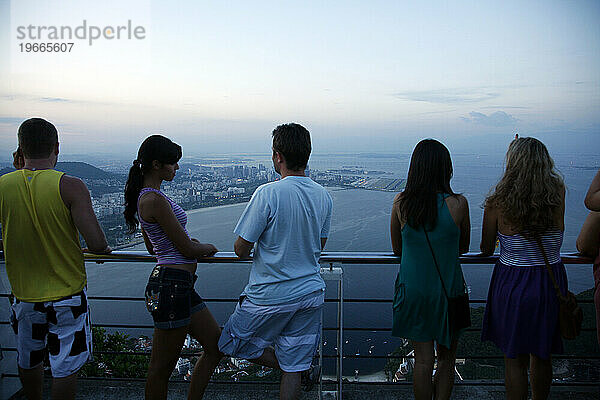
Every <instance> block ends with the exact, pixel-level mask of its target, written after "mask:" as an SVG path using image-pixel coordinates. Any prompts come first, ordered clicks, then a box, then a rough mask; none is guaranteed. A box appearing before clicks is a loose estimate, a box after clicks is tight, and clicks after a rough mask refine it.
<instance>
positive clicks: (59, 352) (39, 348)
mask: <svg viewBox="0 0 600 400" xmlns="http://www.w3.org/2000/svg"><path fill="white" fill-rule="evenodd" d="M11 308H12V315H11V325H12V327H13V330H14V331H15V334H16V335H17V363H18V364H19V367H21V368H23V369H32V368H35V367H37V366H38V365H40V364H42V363H43V362H44V358H45V356H46V353H48V358H49V360H50V368H51V369H52V376H53V377H55V378H64V377H66V376H69V375H72V374H74V373H76V372H77V371H79V369H80V368H81V367H82V366H83V364H85V362H86V361H87V360H88V359H89V358H90V357H91V355H92V329H91V322H90V312H89V307H88V302H87V295H86V291H85V289H84V290H82V291H81V292H79V293H76V294H74V295H71V296H67V297H63V298H62V299H58V300H54V301H46V302H39V303H29V302H25V301H20V300H18V299H16V298H14V297H12V296H11Z"/></svg>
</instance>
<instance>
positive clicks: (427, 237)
mask: <svg viewBox="0 0 600 400" xmlns="http://www.w3.org/2000/svg"><path fill="white" fill-rule="evenodd" d="M423 232H425V239H427V244H428V245H429V250H430V251H431V256H432V257H433V263H434V264H435V270H436V271H437V273H438V276H439V277H440V282H442V289H444V294H445V295H446V299H448V300H450V298H449V297H448V292H447V291H446V286H445V285H444V280H443V279H442V274H440V267H438V263H437V261H436V259H435V253H434V252H433V247H431V242H430V241H429V235H427V229H425V226H423Z"/></svg>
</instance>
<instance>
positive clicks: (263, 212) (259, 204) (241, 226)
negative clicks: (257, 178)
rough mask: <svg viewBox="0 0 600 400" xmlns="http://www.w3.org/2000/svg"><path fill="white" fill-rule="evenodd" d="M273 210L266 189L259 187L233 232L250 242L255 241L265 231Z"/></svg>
mask: <svg viewBox="0 0 600 400" xmlns="http://www.w3.org/2000/svg"><path fill="white" fill-rule="evenodd" d="M270 212H271V209H270V206H269V202H268V200H267V196H266V195H265V193H264V190H261V189H260V188H259V189H257V190H256V191H255V192H254V194H253V195H252V198H251V199H250V202H249V203H248V205H247V206H246V209H245V210H244V212H243V213H242V215H241V217H240V220H239V221H238V223H237V225H236V226H235V229H234V230H233V232H234V233H235V234H236V235H238V236H241V237H242V238H243V239H245V240H247V241H248V242H252V243H255V242H256V241H257V240H258V238H259V237H260V235H262V233H263V232H264V230H265V228H266V227H267V223H268V222H269V214H270Z"/></svg>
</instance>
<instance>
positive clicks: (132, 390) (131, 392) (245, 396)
mask: <svg viewBox="0 0 600 400" xmlns="http://www.w3.org/2000/svg"><path fill="white" fill-rule="evenodd" d="M44 385H45V389H44V394H45V396H44V399H50V397H49V395H50V380H49V379H46V380H45V383H44ZM187 388H188V385H187V384H186V383H171V384H170V385H169V399H182V398H186V397H187ZM278 394H279V387H278V386H277V385H258V384H241V385H237V384H225V383H224V384H220V383H219V384H210V385H209V387H208V389H207V391H206V394H205V396H204V397H205V398H206V399H215V400H234V399H241V400H277V399H279V395H278ZM343 396H344V400H368V399H376V400H397V399H398V398H408V399H411V398H413V395H412V388H411V387H410V386H406V385H403V386H387V385H386V386H384V385H361V384H348V385H346V386H344V394H343ZM77 398H78V399H90V400H129V399H143V398H144V383H143V382H121V381H118V382H117V381H113V382H111V381H83V380H82V381H79V383H78V391H77ZM318 398H319V396H318V392H317V390H316V389H315V390H313V391H311V392H308V393H304V392H303V393H302V397H301V399H302V400H312V399H318ZM328 398H331V397H328ZM504 398H505V393H504V388H503V387H498V386H456V387H455V388H454V391H453V393H452V399H453V400H467V399H481V400H501V399H504ZM599 398H600V385H599V386H598V387H556V386H555V387H553V388H552V389H551V391H550V399H551V400H568V399H576V400H592V399H594V400H597V399H599ZM11 399H12V400H26V399H25V397H24V396H22V395H20V394H17V395H15V396H13V397H12V398H11Z"/></svg>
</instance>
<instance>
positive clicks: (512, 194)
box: [485, 137, 565, 233]
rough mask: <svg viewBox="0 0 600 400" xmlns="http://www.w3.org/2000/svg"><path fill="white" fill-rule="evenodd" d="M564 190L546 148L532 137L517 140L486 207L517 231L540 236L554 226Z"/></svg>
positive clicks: (509, 147) (512, 144)
mask: <svg viewBox="0 0 600 400" xmlns="http://www.w3.org/2000/svg"><path fill="white" fill-rule="evenodd" d="M564 188H565V185H564V182H563V179H562V178H561V176H560V175H559V174H558V172H557V171H556V170H555V169H554V161H553V160H552V158H551V157H550V154H548V149H546V146H544V144H543V143H542V142H540V141H539V140H537V139H535V138H531V137H525V138H518V139H515V140H513V141H512V142H511V144H510V146H508V151H507V152H506V170H505V171H504V175H503V176H502V178H501V179H500V182H498V184H497V185H496V188H495V189H494V192H493V193H492V194H491V195H490V196H488V197H487V198H486V199H485V206H486V207H487V206H493V207H495V208H497V209H498V210H499V211H500V213H501V214H502V216H503V218H504V219H505V220H506V222H507V223H508V224H509V225H511V226H512V227H514V228H516V229H517V230H518V231H519V232H524V233H543V232H545V231H547V230H548V229H550V228H554V227H556V224H555V222H554V215H555V211H556V210H557V209H558V208H560V207H561V206H562V202H563V191H564Z"/></svg>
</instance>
